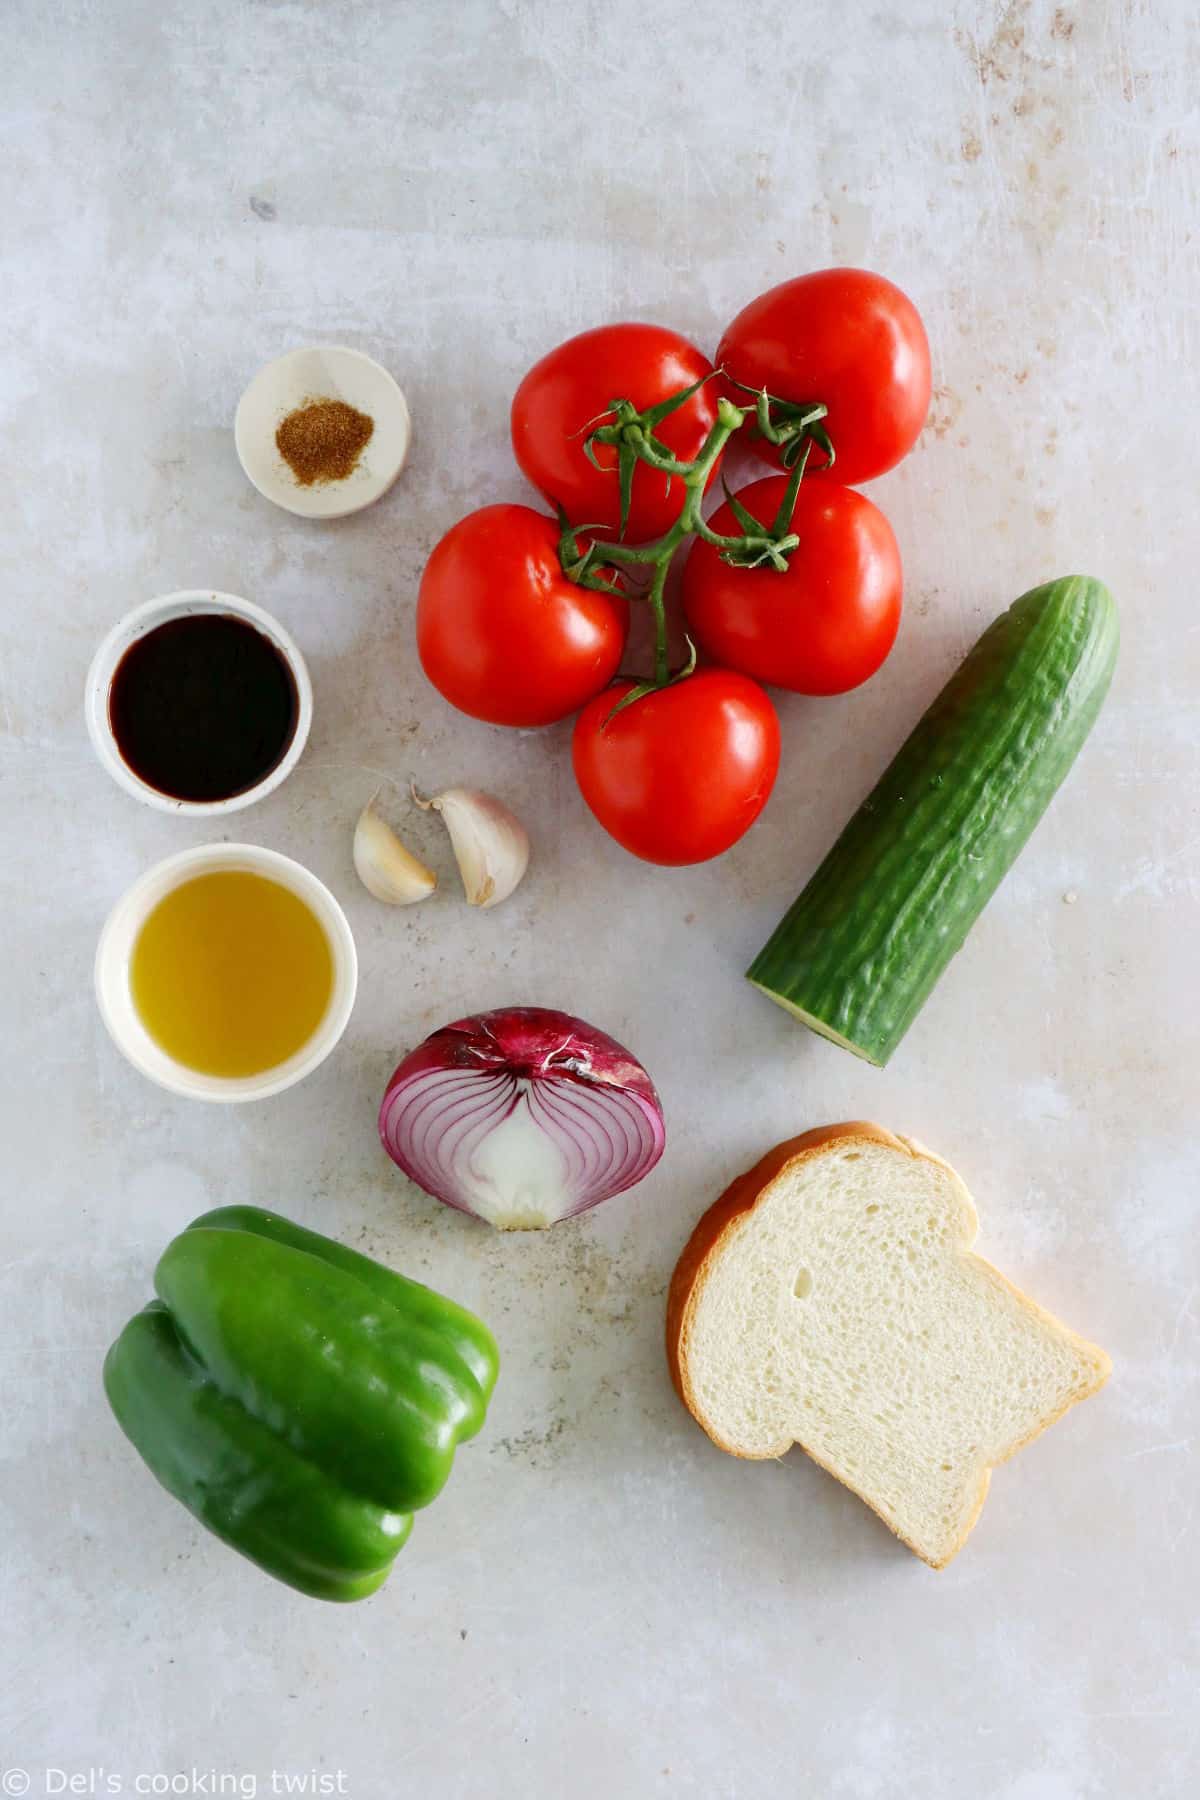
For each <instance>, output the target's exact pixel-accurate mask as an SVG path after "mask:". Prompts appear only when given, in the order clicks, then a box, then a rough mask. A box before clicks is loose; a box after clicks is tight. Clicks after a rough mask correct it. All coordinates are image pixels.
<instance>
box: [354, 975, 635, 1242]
mask: <svg viewBox="0 0 1200 1800" xmlns="http://www.w3.org/2000/svg"><path fill="white" fill-rule="evenodd" d="M428 1068H442V1069H454V1068H459V1069H476V1070H486V1069H493V1068H494V1069H496V1070H498V1071H499V1070H503V1071H505V1072H507V1073H509V1074H512V1075H514V1076H517V1077H518V1078H521V1079H524V1080H530V1079H536V1078H537V1077H539V1076H547V1075H550V1076H553V1077H555V1078H556V1079H558V1080H568V1081H577V1082H579V1083H580V1084H581V1085H582V1086H593V1087H604V1088H617V1089H621V1090H623V1091H624V1092H625V1093H626V1094H627V1095H629V1096H630V1098H632V1099H633V1100H634V1101H635V1102H636V1103H637V1104H638V1106H639V1108H640V1110H641V1111H642V1113H643V1114H644V1116H645V1119H646V1122H647V1124H648V1126H649V1128H650V1134H651V1138H652V1141H653V1148H652V1151H651V1153H650V1155H649V1157H648V1159H647V1161H646V1163H645V1165H644V1166H643V1167H641V1168H639V1169H638V1170H637V1171H636V1172H635V1173H634V1174H633V1175H631V1176H630V1177H629V1178H628V1180H625V1181H621V1182H619V1183H618V1184H617V1185H616V1186H614V1187H612V1188H610V1189H609V1190H608V1191H607V1192H605V1193H604V1194H600V1195H597V1196H596V1198H595V1199H594V1200H590V1201H587V1202H585V1204H584V1205H583V1206H581V1207H579V1208H577V1209H576V1210H577V1211H580V1212H583V1211H587V1210H588V1209H589V1208H590V1207H591V1206H598V1205H599V1204H600V1202H601V1201H602V1200H611V1199H612V1198H613V1196H614V1195H615V1194H620V1193H623V1192H624V1191H625V1189H626V1188H631V1187H636V1185H637V1184H638V1182H639V1181H642V1180H643V1179H644V1178H645V1177H646V1176H647V1175H648V1174H649V1173H650V1171H651V1169H653V1168H654V1166H655V1164H656V1163H657V1162H658V1161H659V1158H660V1157H661V1156H662V1153H663V1150H664V1149H665V1148H666V1141H667V1132H666V1125H665V1123H664V1121H663V1111H662V1102H661V1101H660V1099H659V1097H658V1092H657V1089H656V1088H655V1086H654V1083H653V1082H652V1081H651V1079H650V1077H649V1075H648V1074H647V1073H646V1071H645V1069H644V1068H643V1067H642V1065H641V1063H640V1062H638V1060H637V1058H636V1057H635V1056H633V1055H632V1054H631V1053H630V1051H628V1050H626V1048H625V1046H624V1045H623V1044H619V1043H618V1042H617V1040H616V1039H615V1038H611V1037H609V1035H608V1033H607V1032H605V1031H600V1030H598V1029H597V1027H596V1026H595V1025H589V1024H587V1023H586V1022H585V1021H584V1020H583V1019H577V1018H573V1017H572V1016H571V1014H570V1013H564V1012H557V1011H555V1010H554V1009H552V1008H550V1007H544V1006H511V1007H498V1008H496V1009H495V1011H493V1012H486V1013H475V1014H473V1015H472V1016H471V1017H470V1018H466V1019H455V1020H454V1021H453V1023H452V1024H449V1025H443V1026H442V1027H441V1028H440V1029H439V1030H438V1031H435V1032H432V1033H431V1034H430V1036H429V1037H427V1038H426V1039H425V1040H424V1042H423V1043H420V1044H418V1045H417V1047H416V1049H415V1050H411V1051H410V1052H409V1054H408V1055H407V1056H406V1057H405V1058H404V1060H403V1061H402V1062H401V1063H399V1064H398V1065H397V1066H396V1068H395V1069H394V1070H393V1071H392V1077H391V1080H390V1081H389V1082H388V1084H387V1088H386V1090H385V1092H384V1096H383V1102H382V1105H381V1106H380V1109H379V1136H380V1141H381V1142H382V1144H383V1147H384V1149H385V1150H386V1152H387V1154H388V1155H389V1156H390V1157H391V1159H392V1161H393V1162H394V1163H395V1164H396V1165H397V1167H399V1168H401V1169H403V1171H404V1173H405V1174H406V1175H407V1176H408V1177H409V1179H410V1180H411V1181H415V1182H416V1184H417V1186H418V1187H422V1188H426V1191H429V1190H428V1188H427V1187H426V1182H425V1181H424V1179H423V1178H422V1175H421V1174H420V1173H419V1172H418V1171H417V1170H416V1169H414V1168H412V1167H411V1166H410V1164H409V1162H408V1161H407V1159H406V1158H405V1156H404V1154H403V1152H402V1150H401V1149H400V1146H399V1145H398V1144H397V1143H396V1142H395V1140H394V1138H393V1137H392V1136H391V1135H390V1134H389V1132H388V1129H387V1122H388V1114H389V1111H390V1106H389V1102H390V1100H391V1097H392V1094H393V1092H394V1091H395V1089H396V1088H397V1087H398V1086H401V1085H405V1084H406V1083H407V1082H408V1080H409V1079H410V1078H411V1077H412V1076H414V1075H417V1074H419V1073H420V1072H421V1070H423V1069H428ZM434 1197H435V1198H436V1199H438V1200H441V1201H442V1202H443V1203H444V1204H445V1205H446V1206H452V1207H453V1208H454V1209H455V1211H457V1212H467V1213H470V1211H471V1209H470V1208H469V1207H465V1206H463V1205H462V1203H461V1202H460V1201H459V1200H457V1199H455V1198H454V1197H453V1195H451V1194H449V1193H446V1192H439V1193H436V1194H435V1196H434Z"/></svg>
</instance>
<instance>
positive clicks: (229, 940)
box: [96, 844, 358, 1102]
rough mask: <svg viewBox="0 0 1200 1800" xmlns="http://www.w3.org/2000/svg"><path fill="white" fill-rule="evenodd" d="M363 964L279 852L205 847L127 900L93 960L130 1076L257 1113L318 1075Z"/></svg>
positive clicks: (324, 903)
mask: <svg viewBox="0 0 1200 1800" xmlns="http://www.w3.org/2000/svg"><path fill="white" fill-rule="evenodd" d="M357 985H358V957H357V954H356V952H355V948H354V939H353V937H352V935H351V932H350V926H349V924H348V923H347V920H346V915H345V913H344V912H343V911H342V909H341V907H340V906H339V905H338V902H337V901H336V900H335V899H334V897H333V895H332V894H331V893H330V892H329V889H328V888H327V887H326V886H325V885H324V883H323V882H320V881H318V880H317V877H316V876H315V875H313V874H311V873H310V872H309V870H308V869H306V868H304V867H303V865H302V864H300V863H298V862H293V861H292V859H291V857H289V856H281V855H280V854H279V853H278V851H275V850H264V849H261V848H260V847H258V846H257V845H254V844H205V845H202V846H200V847H199V848H198V849H194V850H183V851H181V852H180V853H179V854H178V855H176V856H169V857H167V858H166V860H165V861H164V862H160V863H156V864H155V866H154V867H153V868H152V869H148V870H147V871H146V873H145V874H144V875H143V876H141V877H140V879H139V880H137V881H135V882H134V884H133V886H132V887H131V888H129V889H128V890H127V892H126V893H125V894H123V895H122V897H121V898H120V900H118V902H117V904H116V906H115V907H114V908H113V910H112V912H111V913H110V914H109V917H108V920H107V922H106V924H105V926H104V929H103V931H102V932H101V934H100V942H99V945H98V946H97V949H96V998H97V1000H98V1002H99V1006H100V1014H101V1017H102V1018H103V1020H104V1023H105V1025H106V1027H107V1028H108V1032H109V1035H110V1037H111V1038H112V1040H113V1042H114V1043H115V1044H116V1046H117V1048H118V1050H120V1051H121V1053H122V1055H123V1056H125V1057H126V1058H128V1060H129V1061H130V1062H131V1063H132V1064H133V1066H134V1068H135V1069H138V1070H140V1071H141V1073H142V1074H143V1075H146V1076H148V1077H149V1079H150V1080H151V1081H154V1082H157V1083H158V1085H159V1086H160V1087H164V1088H168V1089H170V1091H171V1092H172V1093H175V1094H185V1095H187V1096H188V1097H189V1098H190V1099H194V1100H220V1101H226V1102H228V1101H242V1100H263V1099H266V1098H267V1096H268V1095H270V1094H278V1093H282V1091H283V1090H284V1088H289V1087H293V1086H294V1085H295V1083H296V1082H298V1081H303V1079H304V1077H305V1076H306V1075H310V1074H311V1073H312V1071H313V1070H314V1069H315V1068H317V1066H318V1065H319V1064H320V1063H322V1062H324V1060H325V1058H326V1057H327V1056H328V1055H329V1053H330V1051H331V1050H332V1049H333V1047H334V1045H335V1044H336V1043H337V1041H338V1039H339V1038H340V1037H341V1035H342V1033H343V1031H344V1030H345V1029H346V1025H347V1023H348V1021H349V1018H350V1014H351V1011H352V1009H353V1006H354V995H355V990H356V988H357Z"/></svg>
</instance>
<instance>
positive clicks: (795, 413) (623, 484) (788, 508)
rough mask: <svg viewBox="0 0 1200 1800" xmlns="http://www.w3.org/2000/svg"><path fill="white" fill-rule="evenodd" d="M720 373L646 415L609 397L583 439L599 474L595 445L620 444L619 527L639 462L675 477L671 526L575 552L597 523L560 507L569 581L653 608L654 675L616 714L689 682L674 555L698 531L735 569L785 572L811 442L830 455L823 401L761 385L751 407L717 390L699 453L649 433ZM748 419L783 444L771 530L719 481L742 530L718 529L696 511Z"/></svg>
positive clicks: (690, 653) (692, 658)
mask: <svg viewBox="0 0 1200 1800" xmlns="http://www.w3.org/2000/svg"><path fill="white" fill-rule="evenodd" d="M720 373H721V371H720V370H719V369H718V370H713V371H712V372H711V373H710V374H707V375H703V376H701V378H700V379H699V380H698V381H694V382H692V384H691V385H690V386H689V387H686V388H681V389H680V390H679V392H678V393H676V394H671V395H669V396H668V397H667V398H666V399H665V400H662V401H660V402H659V403H658V405H657V406H651V407H647V408H646V409H645V411H643V412H639V411H638V409H637V408H636V407H635V406H634V405H633V403H632V402H631V401H629V400H623V399H618V400H613V401H611V402H610V404H609V407H608V410H607V412H606V413H604V414H602V415H601V417H602V418H603V419H605V420H606V421H607V422H606V423H604V424H595V423H594V424H593V425H592V428H591V429H590V430H589V432H588V435H587V438H586V439H585V441H584V444H583V454H584V455H585V456H586V457H587V458H588V461H589V462H590V463H591V464H592V466H593V468H596V469H599V470H601V472H602V473H607V472H611V471H609V470H605V469H604V466H603V465H602V464H601V463H600V461H599V459H598V458H597V455H596V446H597V444H602V445H604V446H605V447H607V448H609V449H612V450H615V451H616V456H617V462H616V470H615V473H616V476H617V481H618V483H619V489H620V500H621V530H622V532H623V531H624V529H625V524H626V521H627V520H628V517H629V505H630V498H631V495H632V492H633V477H634V472H635V470H636V468H637V465H638V463H645V464H646V466H647V467H648V468H651V469H654V470H656V471H658V473H660V474H662V475H664V476H666V478H667V480H668V482H669V481H670V480H672V479H673V478H674V479H677V480H679V481H680V482H681V483H682V485H683V503H682V505H681V507H680V509H679V516H678V517H677V519H676V520H675V523H674V524H673V525H672V526H671V528H670V530H668V531H666V532H664V533H663V535H662V536H661V537H659V538H656V539H655V540H654V542H653V543H649V544H626V543H623V542H621V541H620V540H619V539H618V540H615V541H614V540H611V539H599V538H595V537H592V538H588V539H587V542H586V544H585V545H584V547H583V548H582V549H581V548H580V540H581V538H582V537H583V536H584V534H585V533H587V532H589V531H595V530H596V529H598V527H596V526H594V525H575V524H572V523H571V522H570V520H568V518H567V516H566V513H565V512H564V511H563V510H562V508H561V507H560V508H559V510H558V519H559V525H560V527H561V536H560V538H559V544H558V556H559V561H560V563H561V564H562V570H563V573H564V575H566V576H567V578H568V580H570V581H573V582H574V583H575V584H576V585H577V586H579V587H586V588H592V589H595V590H596V591H597V592H600V593H608V594H613V595H614V596H620V595H627V594H629V593H630V592H632V593H634V594H635V595H636V596H637V597H638V598H640V599H643V600H645V601H646V603H647V604H648V605H649V607H650V609H651V611H652V613H653V615H654V674H653V677H652V678H650V679H648V680H644V681H638V682H637V683H636V684H635V686H634V687H633V688H632V689H631V690H630V691H629V692H628V693H627V694H626V695H624V697H623V698H622V699H621V700H620V701H619V702H618V704H617V705H616V706H615V707H614V708H613V712H614V713H616V712H619V711H621V709H622V708H623V707H626V706H630V705H632V704H633V703H634V702H635V701H637V700H640V699H642V698H643V697H644V696H645V695H646V694H651V693H654V692H655V691H656V690H658V689H660V688H664V687H668V686H670V685H671V684H672V683H673V682H676V681H682V680H685V679H686V678H687V676H689V675H690V674H691V673H692V670H693V669H694V668H695V666H696V651H695V646H694V645H693V644H692V642H691V640H690V639H688V640H687V657H686V660H685V662H684V664H683V666H682V667H681V668H679V669H677V670H675V671H674V673H672V670H671V665H670V651H669V647H668V642H667V615H666V602H665V592H666V582H667V574H668V571H669V570H670V567H671V563H672V561H673V560H674V557H675V553H676V551H677V550H678V549H679V546H680V545H681V544H682V543H683V542H684V540H685V539H686V538H689V537H699V538H702V539H703V541H704V542H705V543H706V544H711V545H712V546H713V548H714V549H716V550H717V551H719V553H720V556H721V559H722V561H723V562H727V563H730V564H731V565H732V566H733V567H735V568H751V569H753V568H767V569H774V570H777V571H779V572H780V573H782V572H783V571H785V570H786V569H787V566H788V564H787V558H788V556H789V554H790V553H791V552H792V551H794V550H795V549H797V547H798V546H799V543H800V539H799V538H798V537H797V535H796V533H795V532H794V531H793V530H792V529H791V525H792V515H793V513H794V512H795V509H796V499H797V496H798V494H799V492H800V483H801V482H802V481H803V479H804V471H805V469H806V467H807V465H808V459H809V455H810V453H811V451H812V447H813V444H814V443H816V444H818V445H819V446H820V448H821V449H822V450H823V451H824V452H825V456H826V459H827V462H826V466H828V465H829V464H831V463H832V462H833V459H834V448H833V444H832V443H831V442H830V438H829V434H828V432H827V431H826V430H825V428H824V426H823V425H822V423H821V421H822V420H823V419H824V418H825V416H826V413H827V410H828V409H827V408H826V407H825V406H823V405H821V404H820V402H814V403H813V404H812V405H800V404H795V403H792V402H789V401H781V400H776V399H774V398H772V396H771V395H769V394H768V393H766V391H765V390H764V391H762V392H761V393H758V394H756V396H755V403H754V406H753V407H749V406H738V405H735V404H734V402H733V401H732V400H730V399H728V398H727V397H726V396H724V395H722V397H721V399H720V400H719V401H718V402H717V417H716V420H715V422H714V424H713V426H712V429H711V430H710V432H709V434H708V436H707V438H706V439H705V441H704V443H703V445H702V446H701V449H700V451H699V454H698V455H697V456H696V457H695V458H694V459H693V460H692V461H691V462H683V461H681V460H680V459H679V458H678V457H676V456H675V455H674V454H673V453H672V451H671V450H670V449H669V447H668V446H667V445H666V444H664V443H663V442H662V441H661V439H659V438H658V437H657V436H656V435H655V432H656V428H657V427H658V426H659V425H660V424H661V423H662V421H663V420H664V419H666V418H668V417H669V416H670V414H671V413H673V412H675V411H676V410H677V409H678V408H679V407H681V406H683V405H684V404H685V403H686V402H687V401H688V400H690V399H691V397H692V395H693V394H695V393H696V392H697V391H698V390H699V389H700V388H702V387H703V386H704V384H705V382H707V381H712V380H714V379H715V378H716V376H718V375H719V374H720ZM736 385H738V386H741V385H742V384H741V383H738V384H736ZM749 391H750V390H747V392H749ZM751 418H752V419H753V420H754V427H755V429H756V430H757V431H758V432H759V433H760V434H761V435H762V436H763V437H764V438H766V440H767V441H768V443H771V444H774V445H775V446H776V447H777V448H779V450H780V455H781V460H782V461H783V463H784V466H785V468H787V470H788V471H789V477H788V484H787V488H786V490H785V492H784V494H783V497H782V499H781V502H780V505H779V509H778V511H777V513H776V515H775V517H774V519H773V520H772V522H771V524H770V526H769V527H764V526H763V525H762V524H761V523H760V522H759V521H758V520H757V519H755V518H754V517H753V516H752V514H750V513H749V512H747V510H746V508H745V507H744V506H742V505H741V504H740V503H739V501H738V499H737V497H736V495H734V494H731V493H730V491H729V488H728V486H727V485H725V484H724V483H723V485H725V497H726V500H727V501H728V503H729V507H730V509H731V511H732V512H733V515H734V518H735V519H736V520H737V522H738V524H739V525H740V526H741V527H742V531H741V535H739V536H722V535H721V534H720V533H718V532H715V531H713V530H712V529H711V527H710V526H709V525H708V524H707V523H706V521H705V519H704V516H703V512H702V510H701V509H702V506H703V502H704V492H705V489H706V487H707V486H708V483H709V480H710V478H711V476H712V472H713V470H714V468H715V467H716V465H717V462H718V460H719V458H720V456H721V454H722V452H723V451H724V449H725V446H726V445H727V444H728V442H729V440H730V438H731V437H733V435H734V434H735V433H736V432H738V431H740V430H741V428H742V426H743V425H745V424H746V422H747V420H749V419H751ZM638 567H640V568H642V569H647V570H649V572H650V578H649V581H648V582H647V583H646V584H645V586H643V587H640V588H633V589H632V590H631V589H630V587H629V586H628V584H627V582H626V580H625V574H626V572H627V571H629V570H632V569H633V568H638ZM609 716H610V717H611V716H612V715H611V714H610V715H609Z"/></svg>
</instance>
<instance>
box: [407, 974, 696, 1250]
mask: <svg viewBox="0 0 1200 1800" xmlns="http://www.w3.org/2000/svg"><path fill="white" fill-rule="evenodd" d="M379 1135H380V1137H381V1138H382V1139H383V1147H384V1149H385V1150H386V1151H387V1153H388V1155H389V1156H390V1157H391V1159H392V1161H393V1162H395V1163H398V1164H399V1165H400V1167H401V1168H402V1169H403V1170H404V1173H405V1174H406V1175H408V1176H410V1177H411V1178H412V1180H413V1181H415V1182H416V1183H417V1185H418V1186H419V1187H423V1188H424V1189H425V1191H426V1193H427V1194H433V1195H434V1196H435V1198H436V1199H438V1200H443V1201H445V1203H446V1205H447V1206H454V1207H457V1208H458V1209H459V1211H460V1212H468V1213H474V1214H475V1216H476V1217H477V1218H480V1219H486V1220H487V1222H488V1224H489V1225H495V1226H496V1227H498V1229H499V1230H501V1231H517V1230H529V1229H537V1228H539V1227H542V1226H545V1225H554V1224H556V1223H557V1221H558V1220H559V1219H569V1218H570V1217H571V1216H572V1214H574V1213H579V1212H584V1211H585V1210H586V1209H587V1208H588V1207H589V1206H597V1205H599V1203H600V1201H601V1200H608V1199H610V1198H611V1197H612V1195H613V1194H619V1193H621V1192H622V1191H623V1190H624V1189H625V1188H630V1187H633V1185H634V1183H635V1182H638V1181H640V1180H641V1179H642V1177H643V1175H647V1174H648V1173H649V1172H650V1170H651V1169H652V1168H653V1167H654V1165H655V1163H656V1162H657V1161H658V1159H659V1157H660V1156H661V1155H662V1153H663V1146H664V1144H665V1143H666V1129H665V1127H664V1125H663V1115H662V1106H661V1105H660V1103H659V1098H658V1095H657V1094H656V1093H655V1091H654V1083H653V1082H652V1081H651V1079H650V1077H649V1075H647V1073H646V1071H645V1069H643V1067H642V1065H641V1063H639V1062H638V1061H637V1060H636V1059H635V1058H634V1057H632V1056H631V1055H630V1054H629V1052H628V1050H625V1049H623V1048H622V1047H621V1045H620V1044H618V1043H617V1042H616V1041H615V1040H614V1039H613V1038H610V1037H608V1036H607V1034H606V1033H605V1032H603V1031H597V1030H596V1028H595V1026H594V1025H585V1024H584V1022H583V1020H582V1019H573V1018H571V1016H570V1015H569V1014H568V1013H561V1012H551V1011H548V1010H547V1009H546V1008H545V1007H542V1006H515V1007H504V1008H501V1009H500V1010H499V1011H497V1012H490V1013H478V1014H476V1016H475V1017H474V1018H471V1019H457V1020H456V1021H455V1022H454V1024H453V1025H444V1026H443V1027H442V1029H441V1030H440V1031H435V1032H434V1033H433V1036H432V1037H428V1038H426V1039H425V1042H424V1043H423V1044H420V1045H418V1047H417V1048H416V1049H415V1050H414V1051H413V1052H412V1053H411V1055H409V1056H406V1057H405V1059H404V1061H403V1062H402V1063H401V1064H400V1066H399V1068H398V1069H397V1070H396V1072H395V1074H394V1075H393V1076H392V1079H391V1080H390V1081H389V1082H388V1086H387V1092H386V1093H385V1094H384V1096H383V1105H382V1106H381V1107H380V1109H379Z"/></svg>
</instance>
